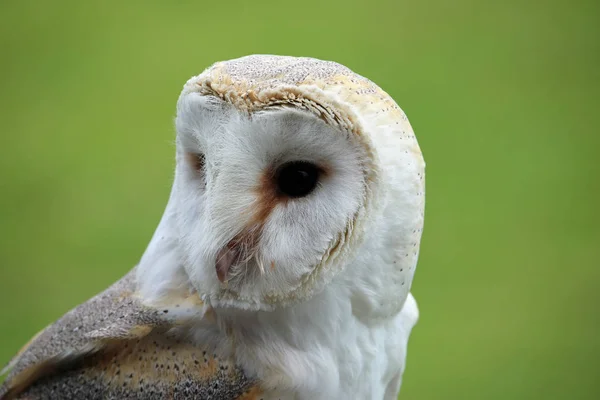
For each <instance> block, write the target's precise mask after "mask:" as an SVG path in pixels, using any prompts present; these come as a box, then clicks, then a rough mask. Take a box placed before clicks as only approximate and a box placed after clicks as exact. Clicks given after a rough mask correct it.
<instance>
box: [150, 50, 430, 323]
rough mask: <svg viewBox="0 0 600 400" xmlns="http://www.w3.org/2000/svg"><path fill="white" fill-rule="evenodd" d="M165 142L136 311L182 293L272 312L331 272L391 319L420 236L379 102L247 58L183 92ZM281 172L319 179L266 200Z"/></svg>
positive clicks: (415, 189)
mask: <svg viewBox="0 0 600 400" xmlns="http://www.w3.org/2000/svg"><path fill="white" fill-rule="evenodd" d="M176 128H177V166H176V174H175V182H174V185H173V190H172V194H171V198H170V201H169V204H168V206H167V210H166V212H165V215H164V217H163V220H162V222H161V226H160V227H159V229H158V230H157V232H156V235H155V237H154V239H153V241H152V243H151V244H150V246H149V248H148V250H147V252H146V254H145V255H144V258H143V259H142V262H141V264H140V268H139V269H138V277H139V282H140V283H141V288H142V292H143V293H144V295H145V296H146V297H147V298H156V299H158V298H160V297H162V296H166V295H168V292H169V290H171V289H178V288H179V287H180V285H181V282H182V281H185V282H189V283H191V285H192V288H193V289H194V290H197V291H198V293H199V294H200V295H201V297H202V299H203V300H204V301H206V302H208V303H210V304H211V305H212V306H213V307H235V308H242V309H253V310H257V309H262V310H272V309H274V308H276V307H278V306H286V305H289V304H294V303H296V302H300V301H303V300H306V299H308V298H310V297H312V296H313V295H314V294H315V293H318V292H319V291H321V290H322V289H323V288H324V286H325V285H326V284H328V283H329V282H330V281H331V280H332V279H333V278H334V277H335V276H336V275H337V274H339V273H340V271H342V270H344V271H345V272H344V274H349V276H353V277H354V278H357V279H358V280H357V284H360V282H361V280H364V281H365V283H367V282H368V284H366V285H365V286H366V287H369V288H371V290H373V293H372V297H373V298H369V297H370V296H367V297H366V298H364V299H363V303H364V306H369V304H370V303H373V301H374V300H379V302H380V303H381V302H384V303H386V304H384V305H380V306H374V305H372V304H371V305H370V306H369V307H371V308H373V310H372V311H374V312H378V313H382V314H393V313H394V312H397V311H398V310H399V309H400V308H401V306H402V304H403V303H404V299H405V298H406V295H407V293H408V290H409V287H410V283H411V280H412V275H413V273H414V267H415V265H416V260H417V253H418V244H419V240H420V233H421V228H422V223H423V205H424V189H423V187H424V179H423V178H424V163H423V159H422V156H421V152H420V149H419V147H418V144H417V142H416V139H415V137H414V134H413V132H412V129H411V127H410V124H409V123H408V120H407V119H406V117H405V115H404V113H403V112H402V111H401V110H400V109H399V107H398V106H397V105H396V104H395V102H393V100H392V99H391V98H390V97H389V96H388V95H387V94H386V93H385V92H383V91H382V90H381V89H379V88H378V87H377V86H375V85H374V84H373V83H372V82H370V81H368V80H367V79H365V78H362V77H360V76H358V75H356V74H354V73H353V72H351V71H350V70H348V69H347V68H345V67H343V66H341V65H339V64H336V63H332V62H324V61H319V60H314V59H309V58H291V57H275V56H249V57H244V58H241V59H237V60H232V61H228V62H225V63H217V64H215V65H213V66H212V67H211V68H209V69H207V70H206V71H205V72H203V73H202V74H201V75H199V76H196V77H194V78H192V79H190V80H189V81H188V82H187V83H186V85H185V87H184V90H183V92H182V94H181V96H180V99H179V102H178V107H177V118H176ZM295 161H303V162H309V163H311V164H313V165H315V166H317V167H318V168H319V177H318V178H319V180H318V184H317V187H316V188H315V190H314V191H312V192H310V193H309V194H308V195H307V196H305V197H300V198H290V197H289V196H285V195H281V194H280V193H278V188H277V182H276V179H277V178H276V177H277V174H278V170H279V169H281V168H282V166H285V165H286V163H289V162H295ZM165 247H167V248H170V249H175V250H176V251H174V252H173V251H169V252H165V251H164V249H165ZM167 253H168V254H169V256H166V255H165V254H167ZM165 257H166V258H168V260H163V262H160V261H158V262H157V258H158V259H161V258H162V259H164V258H165ZM223 260H225V261H223ZM219 262H221V264H222V263H223V262H225V264H228V265H226V266H223V265H221V264H219ZM363 263H366V264H367V265H364V264H363ZM217 264H219V265H220V267H219V266H218V265H217ZM229 264H231V265H229ZM352 264H358V265H357V267H356V271H346V270H347V269H349V268H348V267H349V266H350V265H352ZM361 264H362V265H361ZM369 264H372V265H373V266H372V267H371V266H369ZM165 268H167V269H169V270H168V271H165V270H164V269H165ZM177 268H179V269H181V271H180V272H179V273H174V270H173V269H177ZM219 268H220V269H221V271H220V272H221V274H222V276H221V277H219ZM353 269H354V268H353ZM152 277H154V278H152ZM375 280H380V281H379V282H374V281H375ZM359 297H360V296H359Z"/></svg>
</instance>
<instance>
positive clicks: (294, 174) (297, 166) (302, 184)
mask: <svg viewBox="0 0 600 400" xmlns="http://www.w3.org/2000/svg"><path fill="white" fill-rule="evenodd" d="M319 173H320V170H319V167H317V166H316V165H314V164H312V163H310V162H308V161H293V162H289V163H286V164H284V165H282V166H281V167H280V168H279V170H278V171H277V173H276V175H275V177H276V178H275V179H276V181H277V189H278V190H279V192H280V193H283V194H285V195H287V196H289V197H304V196H307V195H308V194H310V193H311V192H312V191H313V190H314V189H315V187H316V186H317V183H318V181H319Z"/></svg>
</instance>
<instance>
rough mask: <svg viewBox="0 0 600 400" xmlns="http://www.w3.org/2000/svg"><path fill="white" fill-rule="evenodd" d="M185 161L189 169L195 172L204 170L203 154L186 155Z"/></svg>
mask: <svg viewBox="0 0 600 400" xmlns="http://www.w3.org/2000/svg"><path fill="white" fill-rule="evenodd" d="M186 159H187V162H188V164H189V165H190V167H192V169H193V170H194V171H196V172H202V170H203V169H204V154H201V153H187V154H186Z"/></svg>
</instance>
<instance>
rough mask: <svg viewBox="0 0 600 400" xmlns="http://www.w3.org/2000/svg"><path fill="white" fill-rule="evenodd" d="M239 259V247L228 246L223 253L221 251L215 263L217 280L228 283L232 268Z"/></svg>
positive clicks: (223, 249) (222, 250)
mask: <svg viewBox="0 0 600 400" xmlns="http://www.w3.org/2000/svg"><path fill="white" fill-rule="evenodd" d="M239 258H240V251H239V247H238V246H235V245H232V244H231V243H229V244H227V245H226V246H225V247H223V248H222V249H221V251H219V253H218V254H217V259H216V261H215V269H216V270H217V278H218V279H219V282H221V283H225V282H227V277H228V275H229V270H230V269H231V266H232V265H233V264H235V263H236V262H237V261H238V260H239Z"/></svg>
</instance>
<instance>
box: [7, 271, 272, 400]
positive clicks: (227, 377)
mask: <svg viewBox="0 0 600 400" xmlns="http://www.w3.org/2000/svg"><path fill="white" fill-rule="evenodd" d="M134 271H135V270H133V271H131V272H130V273H129V274H127V275H126V276H125V277H123V278H122V279H121V280H120V281H118V282H117V283H115V284H114V285H112V286H111V287H110V288H108V289H107V290H106V291H105V292H103V293H101V294H99V295H97V296H96V297H94V298H92V299H90V300H89V301H87V302H86V303H83V304H81V305H80V306H78V307H76V308H75V309H73V310H72V311H70V312H68V313H67V314H65V315H64V316H63V317H62V318H61V319H59V320H58V321H57V322H56V323H54V324H52V325H50V326H48V327H47V328H46V329H44V330H43V331H42V332H40V333H39V334H37V335H36V336H34V338H33V339H32V340H31V341H30V342H29V343H28V344H27V345H25V347H24V348H23V349H22V350H21V351H20V352H19V353H18V354H17V355H16V356H15V358H14V359H13V360H12V361H11V362H10V363H9V365H8V366H7V368H6V369H5V370H4V371H3V373H6V372H7V371H8V370H10V373H9V375H8V377H7V379H6V381H5V382H4V384H3V385H2V387H0V400H9V399H32V400H33V399H58V398H60V399H83V398H85V399H92V400H94V399H171V398H183V399H187V398H190V399H204V398H212V399H223V400H225V399H227V400H229V399H238V400H242V399H245V400H251V399H255V398H258V397H257V396H259V395H260V393H261V390H260V389H259V387H258V385H257V384H256V382H255V381H253V380H251V379H248V378H247V377H246V376H245V375H244V373H243V372H242V370H241V369H240V368H239V367H237V366H236V365H235V363H234V362H233V361H232V360H231V358H230V357H222V356H219V355H217V353H218V349H214V348H209V347H208V346H205V347H203V346H200V345H198V344H194V343H192V342H191V340H188V339H187V337H186V335H183V334H181V332H178V329H179V328H178V327H177V323H176V322H175V321H173V319H169V318H168V317H167V316H166V314H167V313H168V310H158V309H154V308H150V307H146V306H144V305H143V304H142V303H141V301H140V300H139V299H138V298H137V297H136V295H135V272H134Z"/></svg>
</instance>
